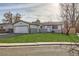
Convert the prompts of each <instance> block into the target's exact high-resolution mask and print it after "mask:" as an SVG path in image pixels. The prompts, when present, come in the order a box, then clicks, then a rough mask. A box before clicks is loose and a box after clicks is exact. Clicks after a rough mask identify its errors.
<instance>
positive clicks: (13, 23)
mask: <svg viewBox="0 0 79 59" xmlns="http://www.w3.org/2000/svg"><path fill="white" fill-rule="evenodd" d="M18 22H24V23H27V24H30V22H26V21H23V20H20V21H17V22H15V23H13V24H16V23H18Z"/></svg>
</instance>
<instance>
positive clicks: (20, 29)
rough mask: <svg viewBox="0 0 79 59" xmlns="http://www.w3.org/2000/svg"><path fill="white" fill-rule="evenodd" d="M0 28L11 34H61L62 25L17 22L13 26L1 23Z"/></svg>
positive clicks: (56, 23) (57, 23)
mask: <svg viewBox="0 0 79 59" xmlns="http://www.w3.org/2000/svg"><path fill="white" fill-rule="evenodd" d="M0 28H1V29H4V30H5V32H11V33H12V32H13V33H40V32H55V33H62V32H63V23H61V22H44V23H39V22H32V23H29V22H25V21H22V20H20V21H18V22H15V23H13V24H9V23H6V24H4V23H2V24H0Z"/></svg>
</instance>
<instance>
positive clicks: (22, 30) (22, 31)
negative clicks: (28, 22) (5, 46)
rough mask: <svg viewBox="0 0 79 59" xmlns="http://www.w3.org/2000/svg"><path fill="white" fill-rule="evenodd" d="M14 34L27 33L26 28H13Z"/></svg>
mask: <svg viewBox="0 0 79 59" xmlns="http://www.w3.org/2000/svg"><path fill="white" fill-rule="evenodd" d="M14 33H29V31H28V27H26V26H24V27H23V26H22V27H14Z"/></svg>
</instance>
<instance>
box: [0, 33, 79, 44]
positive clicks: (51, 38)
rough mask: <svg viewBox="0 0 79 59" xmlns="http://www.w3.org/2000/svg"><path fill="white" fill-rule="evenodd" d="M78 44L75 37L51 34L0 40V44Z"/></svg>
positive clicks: (19, 36) (18, 36) (77, 38)
mask: <svg viewBox="0 0 79 59" xmlns="http://www.w3.org/2000/svg"><path fill="white" fill-rule="evenodd" d="M74 41H75V42H79V37H78V36H77V35H68V36H67V35H64V34H53V33H40V34H25V35H17V36H12V37H8V38H3V39H0V43H25V42H74Z"/></svg>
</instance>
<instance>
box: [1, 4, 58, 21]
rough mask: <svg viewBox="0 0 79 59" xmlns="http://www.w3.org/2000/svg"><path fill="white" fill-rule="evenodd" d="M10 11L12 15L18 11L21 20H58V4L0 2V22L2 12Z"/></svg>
mask: <svg viewBox="0 0 79 59" xmlns="http://www.w3.org/2000/svg"><path fill="white" fill-rule="evenodd" d="M8 11H11V12H12V13H13V14H14V15H15V14H16V13H20V14H21V15H22V18H21V20H24V21H29V22H32V21H35V20H36V19H40V21H41V22H47V21H59V18H58V16H59V5H58V4H55V3H53V4H51V3H0V22H1V20H2V19H4V17H3V14H4V13H5V12H8Z"/></svg>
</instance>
